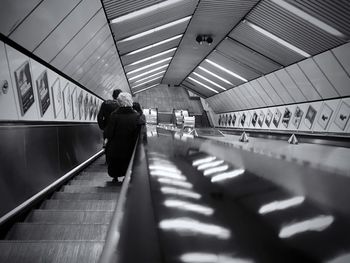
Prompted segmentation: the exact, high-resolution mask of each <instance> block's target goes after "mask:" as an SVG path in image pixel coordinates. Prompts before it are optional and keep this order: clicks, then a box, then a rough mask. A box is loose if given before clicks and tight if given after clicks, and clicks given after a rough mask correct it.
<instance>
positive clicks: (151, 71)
mask: <svg viewBox="0 0 350 263" xmlns="http://www.w3.org/2000/svg"><path fill="white" fill-rule="evenodd" d="M168 66H169V64H166V65H163V66H160V67H158V68H154V69H152V70H149V71H146V72H143V73H141V74H139V75H136V76H134V77H132V78H129V81H131V80H133V79H137V78H139V77H143V76H146V75H147V74H149V73H153V72H156V71H157V70H160V69H162V68H166V67H168Z"/></svg>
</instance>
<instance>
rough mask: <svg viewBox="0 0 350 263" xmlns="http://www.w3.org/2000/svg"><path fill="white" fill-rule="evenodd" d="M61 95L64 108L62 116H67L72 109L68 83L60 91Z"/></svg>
mask: <svg viewBox="0 0 350 263" xmlns="http://www.w3.org/2000/svg"><path fill="white" fill-rule="evenodd" d="M62 95H63V108H64V118H65V119H67V118H69V115H70V113H71V111H72V96H71V92H70V86H69V83H67V85H66V86H65V87H64V89H63V91H62Z"/></svg>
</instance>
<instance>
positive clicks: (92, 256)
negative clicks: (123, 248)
mask: <svg viewBox="0 0 350 263" xmlns="http://www.w3.org/2000/svg"><path fill="white" fill-rule="evenodd" d="M103 245H104V242H76V241H66V242H54V241H44V242H40V241H36V242H28V241H24V242H16V241H0V251H1V253H0V262H1V263H2V262H6V263H23V262H35V263H47V262H55V263H67V262H74V263H95V262H98V259H99V257H100V255H101V252H102V249H103Z"/></svg>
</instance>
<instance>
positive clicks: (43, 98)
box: [36, 70, 50, 117]
mask: <svg viewBox="0 0 350 263" xmlns="http://www.w3.org/2000/svg"><path fill="white" fill-rule="evenodd" d="M36 87H37V91H38V98H39V108H40V116H41V117H42V116H44V114H45V112H46V111H47V109H48V108H49V106H50V91H49V81H48V79H47V71H46V70H45V71H44V72H43V73H41V75H40V76H39V77H38V79H37V80H36Z"/></svg>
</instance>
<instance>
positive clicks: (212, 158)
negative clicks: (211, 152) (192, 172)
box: [192, 156, 216, 166]
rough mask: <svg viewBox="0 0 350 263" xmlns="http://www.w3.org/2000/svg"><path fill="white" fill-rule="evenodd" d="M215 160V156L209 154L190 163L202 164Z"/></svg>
mask: <svg viewBox="0 0 350 263" xmlns="http://www.w3.org/2000/svg"><path fill="white" fill-rule="evenodd" d="M214 160H216V157H215V156H209V157H205V158H201V159H198V160H194V161H193V162H192V165H193V166H197V165H200V164H203V163H209V162H212V161H214Z"/></svg>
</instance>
